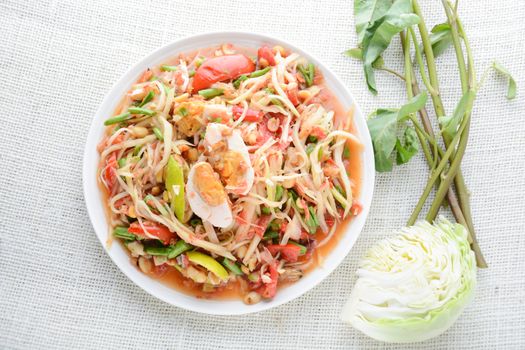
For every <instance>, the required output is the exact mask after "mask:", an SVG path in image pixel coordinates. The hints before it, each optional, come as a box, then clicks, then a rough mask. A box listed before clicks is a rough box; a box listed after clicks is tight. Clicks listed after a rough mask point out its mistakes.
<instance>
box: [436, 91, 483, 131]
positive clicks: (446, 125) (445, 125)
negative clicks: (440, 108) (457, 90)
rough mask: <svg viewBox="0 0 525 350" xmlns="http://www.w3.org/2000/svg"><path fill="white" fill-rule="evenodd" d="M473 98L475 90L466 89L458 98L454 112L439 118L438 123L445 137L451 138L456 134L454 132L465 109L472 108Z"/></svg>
mask: <svg viewBox="0 0 525 350" xmlns="http://www.w3.org/2000/svg"><path fill="white" fill-rule="evenodd" d="M475 98H476V92H475V91H472V90H469V91H467V92H466V93H465V94H464V95H463V97H462V98H461V100H459V103H458V104H457V106H456V108H455V109H454V113H453V114H452V116H445V117H441V118H439V123H440V124H441V132H442V133H443V135H444V136H445V137H446V138H450V139H452V138H453V137H454V136H455V135H456V132H457V131H458V128H459V124H460V123H461V121H462V120H463V116H464V115H465V113H466V112H467V111H470V110H471V109H472V104H473V103H474V99H475Z"/></svg>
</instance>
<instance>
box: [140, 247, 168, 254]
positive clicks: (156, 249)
mask: <svg viewBox="0 0 525 350" xmlns="http://www.w3.org/2000/svg"><path fill="white" fill-rule="evenodd" d="M170 248H171V247H145V248H144V251H145V252H146V253H147V254H149V255H156V256H168V254H169V253H170V251H171V250H170Z"/></svg>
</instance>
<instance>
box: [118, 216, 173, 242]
mask: <svg viewBox="0 0 525 350" xmlns="http://www.w3.org/2000/svg"><path fill="white" fill-rule="evenodd" d="M142 224H143V225H144V228H145V229H146V230H147V231H148V233H149V235H150V236H154V237H155V238H157V239H158V240H160V241H161V242H162V243H163V244H169V243H170V240H171V239H172V238H174V235H173V233H172V232H171V231H170V230H169V229H168V228H167V227H166V226H164V225H161V224H157V223H154V222H151V221H144V222H143V223H142ZM128 232H129V233H133V234H134V235H136V236H139V237H141V238H144V239H151V238H150V237H149V236H146V233H145V232H144V230H143V229H142V227H141V226H140V224H139V223H138V221H135V222H134V223H132V224H131V225H129V228H128Z"/></svg>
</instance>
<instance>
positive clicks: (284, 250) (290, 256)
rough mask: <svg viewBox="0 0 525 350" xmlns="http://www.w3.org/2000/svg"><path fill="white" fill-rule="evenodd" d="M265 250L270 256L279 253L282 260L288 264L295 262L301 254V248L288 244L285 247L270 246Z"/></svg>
mask: <svg viewBox="0 0 525 350" xmlns="http://www.w3.org/2000/svg"><path fill="white" fill-rule="evenodd" d="M266 248H268V250H269V251H270V253H271V254H272V255H276V254H277V253H278V252H281V256H282V258H283V259H284V260H286V261H288V262H296V261H297V259H298V258H299V255H300V254H301V247H299V246H296V245H294V244H290V243H289V244H285V245H280V244H270V245H268V246H267V247H266Z"/></svg>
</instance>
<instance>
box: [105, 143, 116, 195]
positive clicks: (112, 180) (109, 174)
mask: <svg viewBox="0 0 525 350" xmlns="http://www.w3.org/2000/svg"><path fill="white" fill-rule="evenodd" d="M104 181H106V185H107V186H108V191H109V193H113V188H114V187H115V185H116V184H117V155H116V154H115V152H113V153H111V154H110V155H109V156H108V157H107V158H106V170H105V171H104Z"/></svg>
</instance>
